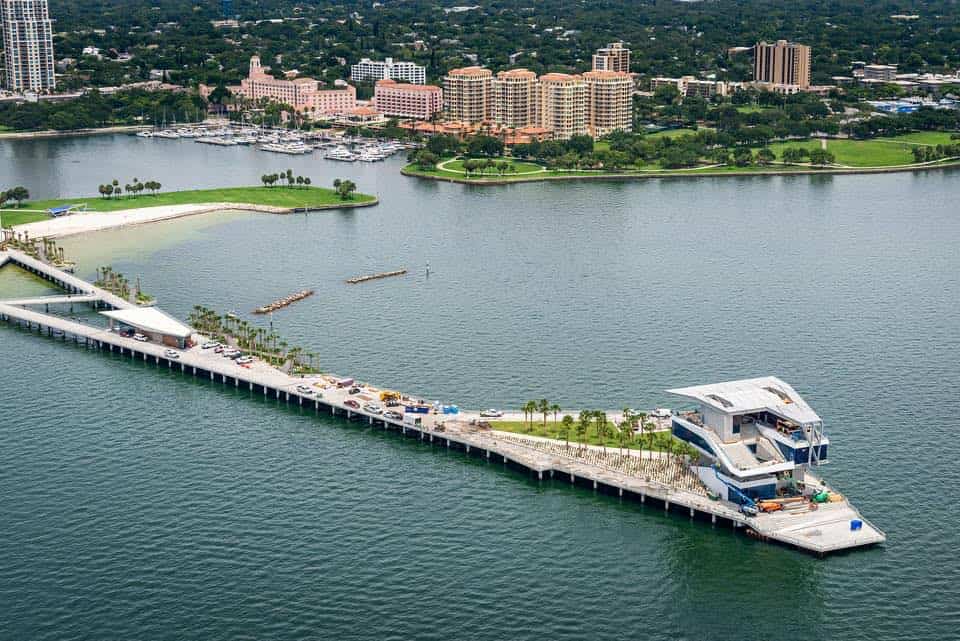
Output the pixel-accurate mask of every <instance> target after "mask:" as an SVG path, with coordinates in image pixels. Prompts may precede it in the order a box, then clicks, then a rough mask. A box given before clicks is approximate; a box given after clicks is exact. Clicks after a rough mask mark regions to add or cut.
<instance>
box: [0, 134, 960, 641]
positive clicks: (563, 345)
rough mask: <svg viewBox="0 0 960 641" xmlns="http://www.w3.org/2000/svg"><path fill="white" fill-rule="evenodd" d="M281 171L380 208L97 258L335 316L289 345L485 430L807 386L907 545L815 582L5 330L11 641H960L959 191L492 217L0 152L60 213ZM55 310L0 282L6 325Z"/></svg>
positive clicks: (786, 194)
mask: <svg viewBox="0 0 960 641" xmlns="http://www.w3.org/2000/svg"><path fill="white" fill-rule="evenodd" d="M288 166H289V167H291V168H293V169H294V171H295V172H296V173H304V174H306V175H311V177H312V178H313V180H314V183H315V184H316V183H320V184H324V183H327V182H330V181H332V180H333V178H334V177H343V178H351V179H352V180H354V181H355V182H357V183H358V184H359V185H360V189H361V190H363V191H367V192H372V193H376V194H378V195H379V196H380V197H381V199H382V203H381V204H380V205H379V206H377V207H375V208H369V209H363V210H353V211H332V212H324V213H316V214H309V215H289V216H272V215H259V214H248V213H229V212H227V213H218V214H212V215H209V216H197V217H192V218H185V219H180V220H177V221H171V222H165V223H158V224H154V225H149V226H143V227H138V228H129V229H121V230H115V231H110V232H104V233H99V234H95V235H88V236H86V237H76V238H72V239H68V240H66V241H65V245H66V246H67V248H68V254H70V255H72V256H73V257H75V258H77V259H78V260H79V261H80V268H79V274H80V275H81V276H85V277H90V276H92V275H93V273H94V270H95V268H96V267H97V266H98V265H103V264H112V265H113V266H114V268H116V269H118V270H119V271H121V272H123V273H124V274H126V275H128V276H134V275H139V276H140V277H141V279H142V282H143V285H144V288H145V289H146V290H147V291H149V292H151V293H153V294H155V295H157V296H158V298H159V301H160V305H161V306H162V307H163V308H164V309H165V310H167V311H169V312H171V313H174V314H176V315H178V316H181V317H185V316H186V315H187V314H188V313H189V311H190V309H191V307H192V306H193V305H194V304H198V303H199V304H204V305H207V306H211V307H215V308H217V309H220V310H222V311H230V310H233V311H236V312H237V313H238V314H240V315H243V316H247V317H249V312H250V310H252V309H253V308H254V307H256V306H258V305H262V304H264V303H267V302H269V301H271V300H274V299H276V298H278V297H280V296H283V295H286V294H288V293H291V292H293V291H297V290H299V289H301V288H304V287H312V288H314V289H315V290H316V292H317V293H316V294H315V295H314V296H312V297H310V298H308V299H306V300H304V301H301V302H299V303H297V304H296V305H294V306H291V307H290V308H287V309H286V310H284V311H283V312H279V313H277V314H275V315H274V317H273V321H274V324H275V326H276V327H277V329H278V330H279V331H280V332H281V333H282V334H284V335H285V336H287V337H288V340H289V341H290V342H291V344H300V345H303V346H307V347H309V348H311V349H314V350H315V351H317V352H319V353H320V355H321V359H322V361H323V364H324V367H325V369H327V370H329V371H332V372H336V373H341V374H351V375H356V376H358V377H360V378H362V379H364V380H369V381H371V382H375V383H377V384H382V385H385V386H390V387H399V388H401V389H404V390H408V391H411V392H415V393H419V394H422V395H423V396H425V397H427V398H431V399H438V400H443V401H445V402H456V403H459V404H460V405H461V406H462V407H470V408H478V407H488V406H495V407H501V408H509V409H513V408H518V407H519V406H520V405H521V404H522V403H523V402H525V401H526V400H528V399H530V398H541V397H547V398H549V399H550V400H556V401H557V402H558V403H559V404H560V405H561V406H563V407H565V408H571V409H578V408H582V407H595V408H606V409H614V408H619V407H623V406H633V407H644V408H649V407H653V406H656V405H667V406H670V405H671V403H672V401H671V399H670V398H669V397H668V396H667V395H666V394H664V393H663V390H664V389H665V388H668V387H674V386H680V385H691V384H696V383H702V382H711V381H718V380H727V379H731V378H741V377H748V376H757V375H762V374H768V373H771V374H777V375H780V376H781V377H783V378H784V379H786V380H787V381H789V382H790V383H792V384H793V385H794V386H795V387H797V389H798V390H799V391H800V392H801V393H802V394H804V395H805V396H806V397H807V399H808V400H809V401H810V403H811V404H812V405H813V407H814V408H815V409H816V410H817V411H818V413H820V414H821V416H822V417H823V418H824V420H825V422H826V426H827V430H828V433H829V435H830V437H831V439H832V441H833V446H832V451H831V462H830V464H829V465H828V466H825V467H824V468H823V470H822V472H823V474H824V476H825V477H826V479H827V480H828V481H829V482H831V483H832V484H834V485H835V486H836V487H837V488H838V489H840V490H841V491H842V492H844V493H845V494H847V495H848V496H849V497H850V498H851V499H852V500H853V501H854V502H855V503H856V505H857V506H858V507H859V508H861V509H862V511H863V512H864V515H865V516H866V517H867V518H868V519H870V520H871V521H872V522H874V523H875V524H876V525H877V526H879V527H880V528H882V529H883V530H884V531H885V532H886V533H887V535H888V537H889V541H888V542H887V543H886V544H885V545H883V546H881V547H877V548H874V549H870V550H866V551H859V552H853V553H845V554H840V555H836V556H832V557H828V558H827V559H825V560H818V559H815V558H813V557H810V556H807V555H805V554H802V553H798V552H795V551H792V550H789V549H786V548H782V547H777V546H772V545H766V544H761V543H757V542H756V541H753V540H751V539H748V538H746V537H744V536H740V535H737V534H734V533H733V532H732V531H731V530H729V529H727V528H722V527H718V528H711V527H710V525H709V524H703V523H700V522H691V521H690V520H689V519H687V518H685V517H683V516H679V515H664V514H663V513H662V510H658V509H653V508H647V507H644V506H640V505H636V504H633V503H629V502H626V503H623V502H620V501H619V500H617V499H616V498H615V497H613V498H611V497H607V496H602V495H595V494H594V493H593V492H591V491H589V490H584V489H580V488H571V487H569V485H567V484H565V483H562V482H555V483H552V482H543V483H537V482H536V481H535V480H534V479H531V478H529V477H528V476H526V475H524V474H522V473H519V472H515V471H512V470H509V469H507V470H505V469H504V468H503V467H502V466H501V465H497V464H487V463H486V462H485V461H482V460H478V459H473V458H466V457H465V456H463V454H462V453H450V452H447V451H446V450H445V449H441V448H432V447H430V446H429V445H422V444H420V443H419V442H415V441H412V440H407V439H403V438H399V437H397V436H396V435H394V434H385V433H383V432H382V431H378V430H376V429H369V428H367V427H362V426H360V425H358V424H348V423H346V422H344V421H341V420H337V419H332V418H330V417H328V416H320V417H318V416H315V415H313V414H312V413H310V412H301V411H300V410H299V409H296V408H288V407H285V406H282V405H278V404H276V402H275V401H265V400H264V399H262V398H257V397H256V396H254V397H251V396H250V395H249V394H248V393H245V392H242V391H237V390H234V389H230V388H225V387H222V386H220V385H213V384H210V383H209V382H207V381H199V380H195V379H191V378H187V377H183V376H181V375H178V374H175V373H172V372H169V371H166V370H161V369H157V368H156V367H155V366H151V365H145V364H143V363H137V362H130V361H129V360H124V359H121V358H119V357H112V356H110V355H104V354H97V353H94V352H88V351H86V350H84V349H82V348H77V347H75V346H71V345H64V344H62V343H58V342H56V341H53V340H50V339H47V338H43V337H40V336H37V335H35V334H34V335H31V334H29V333H26V332H23V331H18V330H16V329H13V328H10V327H7V326H3V327H0V366H2V369H3V371H4V373H5V376H4V393H3V397H2V398H3V412H2V420H0V437H2V440H3V444H4V447H3V448H2V449H0V514H2V515H3V516H2V518H0V541H3V546H2V547H0V604H3V605H2V607H0V630H2V631H3V633H2V634H0V637H5V638H14V639H130V638H137V639H183V638H205V639H326V638H341V639H411V638H417V639H505V638H510V639H544V638H549V639H584V638H597V639H623V638H638V639H646V638H649V639H730V638H744V639H773V638H776V639H798V640H802V639H810V638H832V639H890V638H916V639H944V638H951V637H952V636H955V634H956V621H957V620H958V619H960V605H958V603H960V589H958V588H957V585H958V580H960V570H958V560H960V554H958V552H957V549H956V547H955V541H956V532H957V529H958V527H960V517H958V516H957V512H956V509H955V504H956V503H957V500H958V499H960V491H958V489H957V488H958V486H960V472H958V467H957V463H956V461H957V459H958V455H960V448H958V446H957V444H956V434H957V432H958V429H960V419H958V416H960V401H958V400H957V394H956V390H957V388H958V386H960V375H958V372H957V363H958V361H960V338H958V335H957V329H958V327H960V303H958V297H960V256H958V254H957V251H956V248H957V246H958V242H960V219H958V217H957V215H956V205H955V203H956V200H957V195H958V186H957V185H958V183H957V178H958V176H960V173H957V172H955V171H953V172H950V171H947V172H930V173H924V174H892V175H876V176H844V177H829V176H821V177H812V178H810V177H784V178H748V179H740V178H731V179H696V180H651V181H647V182H634V183H615V182H611V183H606V182H605V183H590V184H587V183H566V184H554V183H551V184H526V185H514V186H509V187H505V188H499V187H497V188H477V187H468V186H460V185H448V184H439V183H427V182H421V181H417V180H413V179H407V178H404V177H402V176H399V175H398V173H397V172H398V170H399V167H400V166H402V161H401V159H394V160H391V161H388V162H386V163H377V164H373V165H366V164H363V165H361V164H356V165H345V164H337V163H334V162H329V161H324V160H321V159H317V158H303V157H295V158H285V157H284V158H279V159H278V158H277V157H276V156H275V155H272V154H266V153H258V152H256V151H254V150H251V149H213V148H211V147H208V146H204V145H196V144H193V143H190V142H188V141H152V140H142V139H137V138H131V137H127V136H105V137H97V138H82V139H64V140H55V141H30V142H16V143H10V142H5V143H2V144H0V172H3V173H5V174H6V177H5V179H4V181H3V182H10V183H12V184H19V183H22V184H25V185H27V186H28V187H29V188H30V189H31V191H33V192H34V194H35V195H37V196H40V197H53V196H61V195H62V196H69V195H74V194H78V193H83V192H87V193H89V192H90V191H94V192H95V189H96V185H97V184H99V183H100V182H105V181H106V180H107V179H108V178H112V177H117V178H118V179H120V181H121V183H122V182H124V180H126V179H128V178H132V177H133V175H134V174H135V175H137V176H138V177H139V178H141V180H146V179H147V178H155V179H157V180H160V181H161V182H163V183H164V185H165V186H166V187H169V188H187V187H194V186H198V187H199V186H216V185H222V184H231V185H239V184H250V183H255V182H256V181H257V180H258V178H259V176H260V175H261V174H263V173H266V172H267V171H278V170H279V169H280V168H286V167H288ZM127 174H130V176H129V177H128V176H127ZM87 184H90V185H91V187H92V189H84V187H83V186H84V185H87ZM428 262H429V264H430V268H431V269H430V275H429V277H428V276H427V274H426V265H427V263H428ZM400 267H406V268H408V269H409V270H410V273H409V274H408V275H407V276H406V277H403V278H395V279H386V280H382V281H375V282H371V283H367V284H365V285H363V286H348V285H346V284H344V282H343V281H344V279H346V278H349V277H352V276H356V275H360V274H365V273H371V272H376V271H384V270H389V269H397V268H400ZM46 290H47V288H46V286H45V285H44V284H43V283H40V282H36V281H35V280H33V279H32V278H30V277H28V276H25V275H23V274H20V273H16V272H11V271H9V270H8V269H4V270H3V272H2V273H0V292H2V295H5V296H6V295H14V294H20V293H23V294H27V293H33V292H38V293H42V292H44V291H46ZM257 322H260V323H266V322H267V320H266V319H263V318H259V319H257Z"/></svg>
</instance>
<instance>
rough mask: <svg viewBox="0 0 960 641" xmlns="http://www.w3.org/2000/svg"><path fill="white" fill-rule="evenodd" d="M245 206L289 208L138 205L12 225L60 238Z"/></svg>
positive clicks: (276, 211)
mask: <svg viewBox="0 0 960 641" xmlns="http://www.w3.org/2000/svg"><path fill="white" fill-rule="evenodd" d="M224 210H243V211H261V212H266V213H271V214H285V213H287V212H289V211H290V210H289V209H284V208H282V207H268V206H266V205H248V204H240V203H203V204H199V205H164V206H157V207H141V208H138V209H123V210H120V211H114V212H108V213H95V212H88V213H77V214H70V215H68V216H62V217H60V218H51V219H50V220H41V221H37V222H35V223H26V224H24V225H15V226H14V227H13V228H12V229H13V231H14V232H16V233H24V232H26V233H28V234H30V237H31V238H41V237H47V238H60V237H63V236H72V235H74V234H85V233H89V232H94V231H101V230H103V229H112V228H114V227H126V226H128V225H142V224H144V223H153V222H157V221H160V220H170V219H172V218H180V217H181V216H193V215H195V214H205V213H208V212H212V211H224Z"/></svg>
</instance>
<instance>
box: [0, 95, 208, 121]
mask: <svg viewBox="0 0 960 641" xmlns="http://www.w3.org/2000/svg"><path fill="white" fill-rule="evenodd" d="M205 113H206V107H205V105H204V103H203V100H202V99H201V98H200V97H199V96H196V95H191V94H187V93H174V92H170V91H155V92H150V91H143V90H131V91H121V92H117V93H114V94H111V95H109V96H105V95H102V94H100V93H99V92H98V91H90V92H89V93H87V94H85V95H83V96H81V97H80V98H77V99H75V100H69V101H66V102H57V103H51V102H28V103H24V104H20V105H16V104H12V103H5V104H2V105H0V125H3V126H5V127H9V128H10V129H15V130H22V131H29V130H34V129H58V130H69V129H85V128H90V127H104V126H108V125H134V124H150V123H157V124H159V123H162V122H163V121H164V120H165V121H166V122H168V123H171V122H185V121H195V120H198V119H202V118H203V117H204V115H205Z"/></svg>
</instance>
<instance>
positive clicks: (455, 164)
mask: <svg viewBox="0 0 960 641" xmlns="http://www.w3.org/2000/svg"><path fill="white" fill-rule="evenodd" d="M492 160H493V161H494V162H501V161H507V162H509V163H510V164H511V165H513V171H511V172H509V173H505V174H504V176H508V175H510V174H519V173H525V172H533V171H540V170H541V169H542V168H543V167H542V165H538V164H537V163H533V162H527V161H525V160H513V159H512V158H504V157H500V158H493V159H492ZM441 162H443V161H441ZM463 163H464V160H463V159H460V160H453V161H451V162H448V163H447V164H446V165H444V167H443V169H441V170H439V171H440V172H441V173H443V172H444V170H446V173H454V174H459V173H461V172H463ZM482 175H484V176H496V177H497V178H500V174H499V173H498V172H497V170H496V169H487V170H485V171H484V172H483V174H482Z"/></svg>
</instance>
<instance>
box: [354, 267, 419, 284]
mask: <svg viewBox="0 0 960 641" xmlns="http://www.w3.org/2000/svg"><path fill="white" fill-rule="evenodd" d="M406 273H407V270H406V269H398V270H396V271H392V272H380V273H379V274H370V275H369V276H357V277H356V278H348V279H347V284H349V285H356V284H357V283H365V282H367V281H368V280H378V279H380V278H390V277H391V276H403V275H404V274H406Z"/></svg>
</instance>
